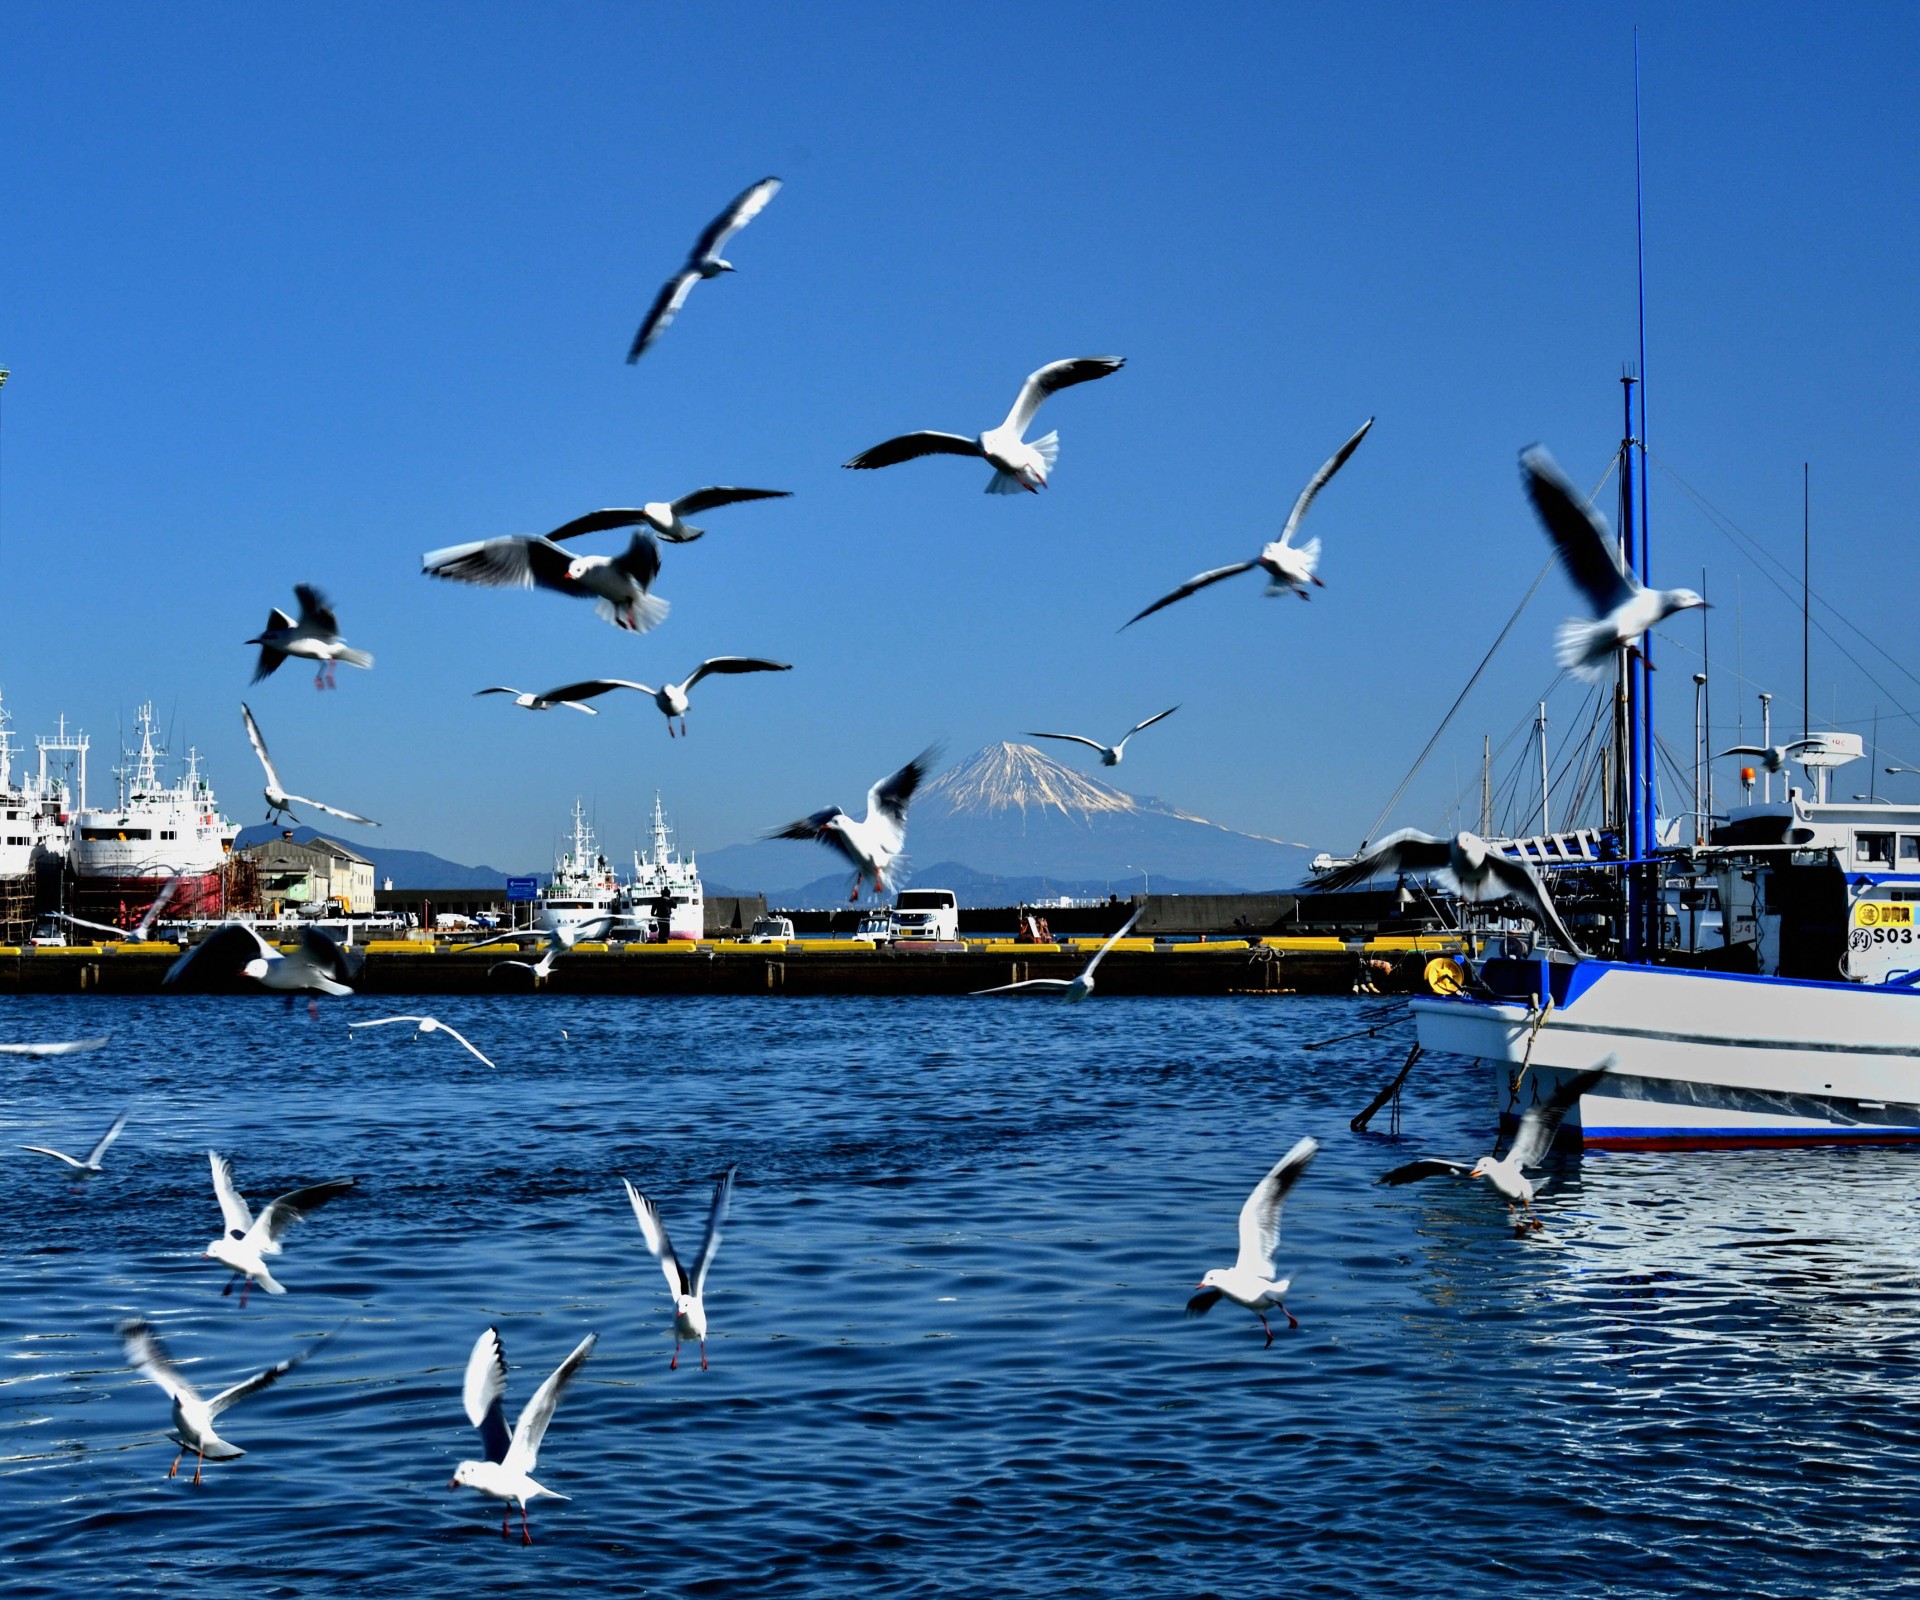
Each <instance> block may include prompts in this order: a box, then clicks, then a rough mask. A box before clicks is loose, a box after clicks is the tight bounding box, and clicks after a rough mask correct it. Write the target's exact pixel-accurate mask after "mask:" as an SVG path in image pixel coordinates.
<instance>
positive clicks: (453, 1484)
mask: <svg viewBox="0 0 1920 1600" xmlns="http://www.w3.org/2000/svg"><path fill="white" fill-rule="evenodd" d="M447 1487H448V1488H449V1489H457V1488H459V1487H460V1480H459V1479H458V1478H449V1479H447Z"/></svg>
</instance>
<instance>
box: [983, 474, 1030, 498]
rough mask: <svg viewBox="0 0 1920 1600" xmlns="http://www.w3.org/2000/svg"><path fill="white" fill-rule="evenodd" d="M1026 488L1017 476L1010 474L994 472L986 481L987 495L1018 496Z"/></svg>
mask: <svg viewBox="0 0 1920 1600" xmlns="http://www.w3.org/2000/svg"><path fill="white" fill-rule="evenodd" d="M1026 487H1027V486H1026V485H1025V484H1024V483H1022V482H1021V481H1020V478H1019V475H1018V474H1016V473H1012V472H996V473H994V475H993V476H992V477H991V478H989V479H987V493H988V494H1020V493H1022V492H1023V491H1024V490H1025V489H1026Z"/></svg>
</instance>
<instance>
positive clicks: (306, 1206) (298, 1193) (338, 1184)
mask: <svg viewBox="0 0 1920 1600" xmlns="http://www.w3.org/2000/svg"><path fill="white" fill-rule="evenodd" d="M358 1182H359V1179H357V1178H329V1179H328V1180H327V1181H326V1182H325V1183H311V1184H308V1185H307V1187H306V1188H304V1189H295V1190H292V1191H291V1192H290V1193H287V1194H283V1195H281V1196H280V1198H279V1199H278V1200H275V1201H274V1202H273V1203H272V1204H271V1205H269V1206H268V1207H267V1209H266V1210H264V1211H262V1212H261V1213H260V1219H259V1221H257V1222H255V1223H254V1225H253V1226H252V1227H251V1228H249V1229H248V1230H247V1237H248V1238H249V1239H251V1240H252V1241H253V1243H254V1246H255V1248H256V1249H258V1250H260V1251H261V1252H262V1253H263V1254H265V1255H278V1254H279V1253H280V1236H281V1235H282V1234H284V1233H285V1232H286V1231H287V1229H289V1228H291V1227H292V1226H293V1225H294V1224H295V1223H296V1222H298V1221H299V1220H300V1219H301V1218H302V1217H304V1216H305V1215H306V1214H307V1213H308V1212H309V1211H317V1210H319V1208H320V1207H321V1206H323V1205H325V1204H326V1203H327V1202H328V1201H329V1200H338V1199H339V1198H340V1196H341V1195H343V1194H345V1193H347V1192H348V1191H349V1190H350V1189H352V1188H354V1187H355V1185H356V1184H358Z"/></svg>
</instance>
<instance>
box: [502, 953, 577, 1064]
mask: <svg viewBox="0 0 1920 1600" xmlns="http://www.w3.org/2000/svg"><path fill="white" fill-rule="evenodd" d="M568 948H569V947H568V946H567V945H566V944H565V943H564V942H563V941H561V940H560V939H557V938H549V939H548V940H547V947H546V949H544V950H542V951H541V952H540V959H539V960H538V961H522V960H520V959H519V958H518V957H509V958H508V959H507V960H505V961H496V962H494V964H493V965H492V966H490V967H488V968H487V976H488V977H489V978H491V977H492V976H493V975H494V974H495V973H496V972H499V971H500V970H501V969H502V968H505V967H518V968H520V970H521V971H523V972H530V973H532V974H533V981H534V983H535V985H536V986H537V985H539V984H543V983H545V982H546V981H547V979H548V978H550V977H551V976H552V975H553V964H554V962H556V961H558V960H559V959H560V957H561V956H562V955H563V954H564V953H565V952H566V951H567V949H568ZM560 1037H561V1038H563V1039H564V1038H565V1037H566V1030H565V1029H562V1030H561V1033H560Z"/></svg>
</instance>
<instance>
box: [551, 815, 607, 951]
mask: <svg viewBox="0 0 1920 1600" xmlns="http://www.w3.org/2000/svg"><path fill="white" fill-rule="evenodd" d="M620 894H621V887H620V880H619V878H618V877H617V876H616V875H615V874H614V870H613V868H612V866H611V865H610V864H609V863H608V861H607V858H606V857H605V856H604V855H602V854H601V853H600V850H599V848H598V846H597V845H596V843H595V841H594V837H593V829H592V828H591V827H589V826H588V824H587V813H586V809H585V807H583V806H582V805H581V803H580V801H579V800H578V799H577V798H576V799H575V800H574V802H573V838H572V841H571V843H570V844H569V846H568V848H567V849H565V850H563V851H562V852H561V853H560V855H559V856H558V857H557V858H556V859H555V860H554V863H553V877H552V879H551V880H550V881H549V882H548V884H547V886H546V888H544V889H543V890H542V891H541V892H540V926H541V927H542V928H544V929H546V930H547V931H548V932H549V933H557V934H559V935H561V937H562V938H564V939H568V940H572V939H599V938H604V937H605V936H606V934H607V932H608V931H609V930H610V929H611V928H612V926H613V924H614V921H615V920H616V919H617V918H618V916H619V914H620Z"/></svg>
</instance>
